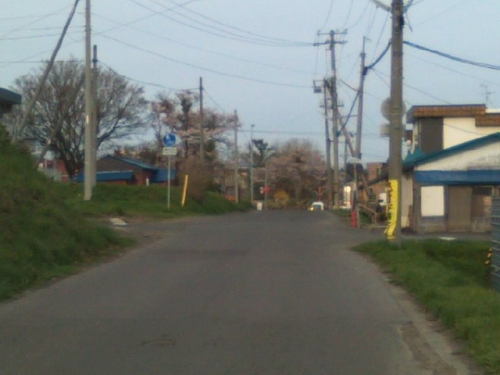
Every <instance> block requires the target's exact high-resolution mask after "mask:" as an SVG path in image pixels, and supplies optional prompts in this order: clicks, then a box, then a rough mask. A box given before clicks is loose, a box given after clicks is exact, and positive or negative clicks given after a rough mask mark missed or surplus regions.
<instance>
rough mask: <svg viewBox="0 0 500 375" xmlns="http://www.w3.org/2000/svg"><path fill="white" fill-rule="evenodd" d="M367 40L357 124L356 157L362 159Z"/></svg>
mask: <svg viewBox="0 0 500 375" xmlns="http://www.w3.org/2000/svg"><path fill="white" fill-rule="evenodd" d="M365 41H366V38H365V37H363V52H361V76H360V80H359V89H358V119H357V124H356V148H355V153H356V155H355V156H356V157H357V158H358V159H360V160H361V138H362V132H363V93H364V87H365V76H366V68H365V59H366V53H365Z"/></svg>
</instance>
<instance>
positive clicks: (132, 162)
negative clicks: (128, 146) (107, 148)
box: [103, 155, 160, 171]
mask: <svg viewBox="0 0 500 375" xmlns="http://www.w3.org/2000/svg"><path fill="white" fill-rule="evenodd" d="M106 158H111V159H115V160H119V161H121V162H124V163H127V164H130V165H133V166H134V167H139V168H141V169H144V170H147V171H157V170H159V169H160V168H158V167H155V166H154V165H151V164H147V163H144V162H143V161H141V160H138V159H132V158H127V157H124V156H114V155H107V156H105V157H103V159H106Z"/></svg>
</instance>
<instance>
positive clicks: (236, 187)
mask: <svg viewBox="0 0 500 375" xmlns="http://www.w3.org/2000/svg"><path fill="white" fill-rule="evenodd" d="M238 122H239V120H238V112H237V111H234V199H235V202H236V203H239V201H240V198H239V195H240V194H239V180H240V175H239V173H238V169H239V158H240V155H239V153H238Z"/></svg>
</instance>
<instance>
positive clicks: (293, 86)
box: [101, 35, 311, 89]
mask: <svg viewBox="0 0 500 375" xmlns="http://www.w3.org/2000/svg"><path fill="white" fill-rule="evenodd" d="M101 37H102V38H105V39H109V40H112V41H115V42H116V43H120V44H123V45H125V46H127V47H130V48H133V49H135V50H137V51H141V52H144V53H147V54H149V55H152V56H156V57H159V58H161V59H164V60H167V61H171V62H173V63H176V64H180V65H184V66H189V67H191V68H196V69H200V70H202V71H205V72H209V73H214V74H218V75H221V76H225V77H232V78H238V79H242V80H245V81H250V82H255V83H262V84H267V85H273V86H281V87H291V88H299V89H304V88H307V89H310V88H311V86H310V85H309V86H306V85H294V84H290V83H281V82H271V81H265V80H260V79H256V78H250V77H245V76H241V75H237V74H231V73H225V72H222V71H219V70H215V69H209V68H204V67H202V66H199V65H196V64H192V63H189V62H186V61H181V60H177V59H174V58H172V57H168V56H165V55H162V54H160V53H158V52H153V51H150V50H147V49H145V48H142V47H138V46H135V45H133V44H131V43H128V42H125V41H123V40H120V39H117V38H113V37H110V36H106V35H101Z"/></svg>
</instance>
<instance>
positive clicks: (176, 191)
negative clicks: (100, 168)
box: [59, 184, 249, 219]
mask: <svg viewBox="0 0 500 375" xmlns="http://www.w3.org/2000/svg"><path fill="white" fill-rule="evenodd" d="M59 188H60V190H61V193H62V194H64V195H65V196H67V197H68V203H69V204H70V205H71V206H72V207H73V208H74V209H76V210H78V211H80V212H81V213H83V214H85V215H87V216H98V217H99V216H123V217H137V216H141V217H148V218H152V219H168V218H174V217H182V216H189V215H204V214H206V215H213V214H225V213H229V212H234V211H246V210H248V209H249V205H248V204H245V203H242V204H240V205H237V204H235V203H233V202H230V201H228V200H227V199H225V198H224V197H223V196H221V195H220V194H218V193H215V192H210V191H209V192H207V193H206V196H205V199H204V201H203V202H197V201H194V200H192V199H189V198H188V199H187V200H186V203H185V205H184V207H182V206H181V200H182V187H171V191H170V209H169V208H168V201H167V188H166V187H165V186H160V185H152V186H123V185H107V184H98V185H97V186H96V188H95V189H94V190H93V194H92V200H90V201H83V200H82V198H81V196H82V194H81V188H82V187H81V186H76V187H75V186H70V185H63V186H60V187H59Z"/></svg>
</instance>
